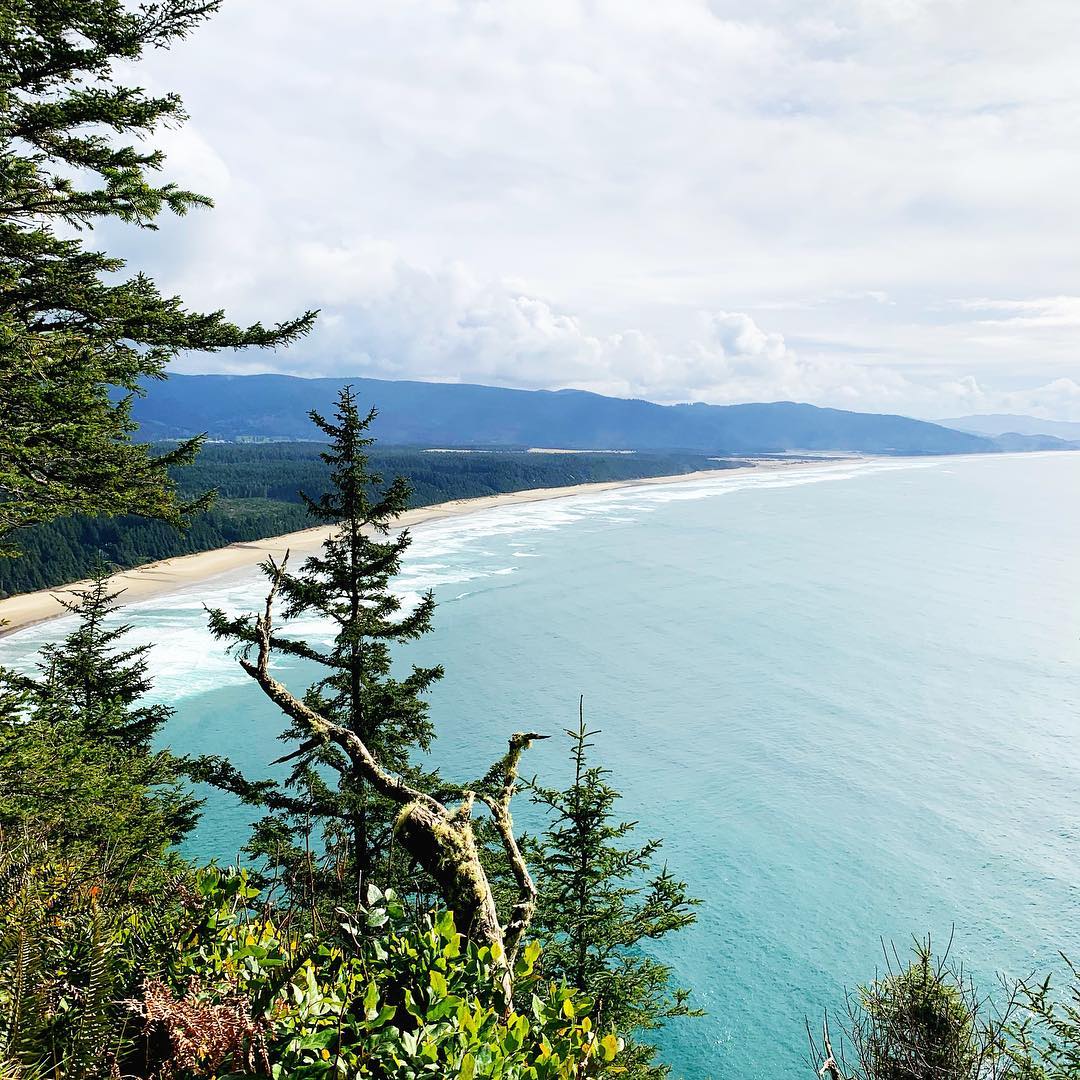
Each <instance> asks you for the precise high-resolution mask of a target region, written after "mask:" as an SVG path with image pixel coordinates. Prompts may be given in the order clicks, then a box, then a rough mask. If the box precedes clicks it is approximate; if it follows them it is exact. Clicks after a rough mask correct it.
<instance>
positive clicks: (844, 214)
mask: <svg viewBox="0 0 1080 1080" xmlns="http://www.w3.org/2000/svg"><path fill="white" fill-rule="evenodd" d="M1077 40H1080V6H1077V5H1076V4H1074V3H1071V2H1069V0H1032V3H1031V4H1027V5H1022V6H1020V5H1006V4H999V3H990V4H988V5H983V6H982V7H981V8H980V9H979V12H978V18H973V17H972V9H971V6H970V5H969V4H966V3H929V2H922V0H888V2H887V0H823V2H822V3H820V4H817V5H815V6H814V9H813V12H812V13H810V12H808V10H807V7H806V5H805V4H801V3H797V2H796V0H754V2H751V0H667V2H665V3H663V4H657V3H655V2H650V0H592V2H589V3H585V2H583V0H582V2H578V0H551V2H549V3H544V4H540V5H537V4H528V3H525V2H518V0H506V2H504V3H499V4H491V3H475V2H465V0H401V2H399V3H396V4H390V5H385V4H384V5H356V4H351V3H347V2H346V0H311V2H310V3H308V4H305V5H303V6H302V8H301V7H300V6H297V5H288V4H283V5H267V4H260V3H258V2H257V0H231V2H230V3H229V4H227V5H225V6H224V7H223V9H222V12H221V14H220V15H219V16H217V17H215V18H214V19H213V20H211V22H210V23H208V24H207V25H206V27H205V28H203V29H201V30H200V31H199V32H198V33H197V34H196V35H194V36H193V37H192V38H191V39H190V40H189V41H186V42H184V43H183V44H181V45H179V46H178V47H177V48H175V49H172V50H169V51H167V52H158V53H154V54H153V55H152V56H150V57H148V58H147V60H146V61H145V62H144V63H143V64H141V65H140V66H139V68H138V72H139V79H140V81H141V82H142V83H143V84H144V85H151V86H152V87H153V88H155V89H170V90H177V91H179V92H180V93H181V94H182V96H183V97H184V99H185V101H186V103H187V106H188V110H189V112H190V114H191V116H192V121H191V123H190V125H189V126H187V127H186V128H184V129H183V130H182V131H181V132H177V133H170V134H169V135H168V136H167V142H166V149H167V150H168V152H169V154H170V159H169V170H170V175H176V176H177V178H178V179H181V180H182V181H183V182H185V183H189V184H191V185H192V186H194V187H196V188H200V189H204V190H206V191H207V192H208V193H209V194H211V195H213V196H214V197H215V199H216V200H217V203H218V209H217V210H216V211H215V212H214V213H213V214H210V215H196V216H193V217H192V218H189V219H187V220H186V221H185V222H184V223H182V224H181V225H179V226H176V227H172V226H170V227H167V228H164V229H163V230H162V231H161V233H159V234H157V235H155V236H151V237H147V236H141V237H130V236H128V235H127V234H124V235H123V236H121V235H120V234H116V236H115V237H114V236H112V235H110V242H113V241H114V240H115V243H116V244H118V245H119V246H120V247H121V249H122V250H124V251H126V252H127V253H128V254H130V255H131V257H132V260H133V262H135V263H137V264H139V265H141V266H145V267H146V268H147V269H149V270H151V271H152V272H153V273H155V275H157V276H158V277H159V278H161V279H162V281H163V283H164V284H166V285H169V286H170V287H173V288H176V289H177V290H178V291H180V292H181V294H182V295H184V296H185V297H186V298H188V299H190V301H191V302H192V303H193V304H201V305H204V306H210V307H213V308H217V307H221V306H224V307H226V308H227V309H228V310H229V311H230V313H233V314H235V315H236V316H237V317H238V318H254V317H260V318H274V317H280V316H283V315H286V314H289V313H290V312H292V311H295V310H297V309H302V308H305V307H309V306H315V307H320V308H322V309H323V311H324V316H323V319H322V321H321V325H320V327H319V329H318V330H317V331H316V333H315V335H313V337H312V338H311V340H310V341H309V342H308V343H306V344H305V346H303V347H302V348H298V349H296V350H293V351H290V352H289V353H286V354H283V355H281V356H278V357H274V358H268V357H266V356H264V355H261V354H260V355H256V356H254V357H252V358H249V359H242V358H239V357H238V358H231V359H230V358H218V359H217V360H215V361H213V362H210V363H208V362H206V361H201V360H200V361H192V363H198V364H201V365H202V366H203V367H211V368H212V367H215V366H216V367H217V368H219V369H220V368H221V367H222V366H223V365H224V364H231V365H233V366H236V367H242V366H243V365H245V364H247V365H252V366H254V367H261V366H265V365H266V364H267V363H268V362H269V363H271V364H274V365H277V366H279V367H282V368H285V369H288V370H292V371H298V372H309V373H316V372H320V371H330V370H334V371H346V370H352V371H356V372H361V371H363V372H366V373H369V374H381V375H383V376H385V377H420V378H438V379H475V380H487V381H497V382H501V383H504V384H506V385H522V386H557V385H582V386H588V387H591V388H596V389H605V390H606V391H608V392H617V393H632V394H642V395H653V396H657V397H662V398H664V399H665V400H676V399H687V398H693V397H702V398H707V399H709V400H723V401H729V400H739V399H744V400H745V399H748V398H750V397H756V398H779V397H803V398H804V399H806V400H813V401H817V402H820V403H828V404H836V405H841V406H844V407H848V408H889V409H903V410H908V411H921V412H922V414H924V415H925V414H935V415H942V414H944V413H947V412H948V411H950V410H951V409H952V408H953V407H954V406H955V405H956V404H957V402H960V401H974V400H985V401H987V402H989V403H991V404H992V403H994V402H998V401H1001V400H1004V399H1005V397H1006V396H1007V395H1009V394H1014V393H1019V392H1020V391H1018V390H1017V389H1016V387H1017V385H1018V384H1022V385H1023V386H1024V387H1026V388H1027V390H1026V391H1025V392H1029V393H1030V394H1031V395H1032V398H1031V400H1032V401H1036V400H1037V401H1045V402H1047V404H1046V405H1045V406H1044V407H1045V408H1047V409H1053V408H1058V409H1061V410H1064V411H1065V412H1064V413H1063V414H1062V415H1065V414H1066V413H1067V414H1068V415H1070V416H1071V415H1077V416H1078V417H1080V413H1078V412H1077V410H1078V409H1080V404H1078V403H1077V402H1076V401H1075V398H1074V397H1073V396H1071V393H1070V391H1069V390H1068V383H1069V382H1070V380H1071V378H1072V373H1073V372H1074V371H1075V366H1076V355H1075V345H1074V341H1075V325H1076V321H1075V320H1076V318H1077V308H1076V303H1077V302H1076V299H1075V297H1076V294H1077V292H1078V284H1077V275H1076V259H1075V247H1074V241H1073V237H1072V236H1071V234H1070V232H1069V230H1068V229H1065V228H1062V225H1061V223H1062V222H1067V221H1074V220H1077V219H1078V218H1080V144H1078V143H1077V141H1076V140H1075V138H1074V137H1073V134H1074V128H1075V115H1076V106H1077V102H1078V101H1080V63H1077V49H1076V44H1075V43H1076V41H1077ZM958 296H960V297H976V298H979V297H981V298H983V299H981V300H978V299H977V300H971V301H963V302H961V303H959V304H958V303H953V302H951V299H950V298H954V297H958ZM995 298H1005V299H995ZM1032 298H1034V299H1032ZM979 305H981V306H979ZM972 386H974V387H977V388H978V390H977V391H976V390H974V389H972ZM980 395H982V396H981V397H980ZM1051 401H1056V402H1057V404H1056V405H1052V404H1049V403H1050V402H1051ZM988 407H990V406H988Z"/></svg>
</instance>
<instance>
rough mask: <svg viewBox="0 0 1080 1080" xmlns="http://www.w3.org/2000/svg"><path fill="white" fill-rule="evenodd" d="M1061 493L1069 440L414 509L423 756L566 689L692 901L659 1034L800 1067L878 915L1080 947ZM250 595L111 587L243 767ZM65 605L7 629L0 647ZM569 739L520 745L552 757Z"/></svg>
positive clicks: (203, 847) (1079, 598) (683, 1065)
mask: <svg viewBox="0 0 1080 1080" xmlns="http://www.w3.org/2000/svg"><path fill="white" fill-rule="evenodd" d="M1078 491H1080V454H1077V455H1071V456H1070V455H1028V456H996V457H984V458H956V459H934V460H896V461H885V462H864V463H852V464H842V465H835V464H832V465H823V466H821V467H820V468H818V467H815V468H812V469H808V470H800V471H792V472H789V473H785V474H781V475H777V474H765V473H756V474H755V473H753V472H752V471H750V472H744V473H737V474H727V475H721V476H717V477H715V478H709V479H707V480H705V481H701V482H684V483H675V484H668V485H662V486H655V487H646V488H635V489H625V490H621V491H618V492H613V493H604V494H594V495H584V496H576V497H572V498H564V499H559V500H556V501H552V502H547V503H534V504H531V505H524V506H517V507H508V508H500V509H497V510H491V511H485V512H482V513H477V514H474V515H471V516H468V517H465V518H460V519H457V520H451V521H445V522H439V523H434V524H430V525H427V526H423V527H420V528H418V529H417V530H416V531H415V544H414V547H413V551H412V556H411V558H410V560H409V563H408V566H407V570H406V573H405V574H404V576H403V578H402V579H401V581H400V587H401V589H402V591H403V592H405V593H416V592H417V591H418V590H421V589H424V588H427V587H429V586H430V587H433V588H434V589H435V592H436V595H437V598H438V600H439V609H438V613H437V617H436V630H437V632H436V633H435V634H434V635H432V636H431V638H430V639H429V640H428V641H425V642H423V643H421V644H420V645H418V646H417V647H415V649H414V650H413V651H412V653H411V654H410V655H411V656H413V657H415V658H416V659H417V660H418V661H421V660H422V661H432V660H437V661H439V662H442V663H443V664H444V665H445V666H446V670H447V675H446V679H445V680H444V681H443V683H442V684H441V685H440V686H439V687H438V688H437V690H436V692H435V693H434V694H433V696H432V711H433V715H434V717H435V719H436V722H437V725H438V730H439V736H440V737H439V743H438V748H437V752H436V754H435V757H436V759H437V760H438V761H439V763H440V764H442V765H443V766H444V767H445V768H446V770H447V771H448V772H449V773H451V774H455V775H457V776H459V777H462V778H468V777H472V776H475V775H476V774H477V773H478V772H479V771H482V769H483V768H486V765H487V763H488V762H490V761H491V760H493V759H494V758H495V757H496V756H498V755H499V754H500V753H501V752H502V749H503V746H504V739H505V736H506V735H507V733H509V732H511V731H514V730H521V729H535V730H539V731H549V732H552V733H555V732H558V731H559V730H561V729H562V728H564V727H566V726H569V725H570V724H571V723H572V722H573V721H574V717H575V710H576V706H577V697H578V694H579V693H583V694H584V695H585V701H586V709H587V715H588V719H589V721H590V723H591V725H592V726H594V727H599V728H601V729H602V730H603V734H602V735H601V736H600V737H599V739H598V740H597V742H598V745H597V752H598V755H599V756H600V757H602V759H603V760H604V762H605V763H606V764H607V765H608V766H609V767H610V768H611V769H612V770H613V771H614V774H615V783H616V786H618V787H620V788H621V789H622V790H623V792H624V794H625V806H624V809H625V814H626V815H627V816H628V817H632V818H635V819H638V820H639V821H640V822H641V826H640V828H641V831H642V832H643V833H644V834H646V835H655V836H662V837H665V838H666V845H665V849H664V850H665V852H666V856H667V859H668V862H669V865H670V867H671V869H672V870H673V871H675V872H676V873H678V874H679V875H680V876H682V877H684V878H685V879H686V880H687V881H689V882H690V883H691V885H692V887H693V890H694V891H695V892H696V894H697V895H698V896H700V897H702V898H703V900H704V903H703V905H702V907H701V910H700V920H699V922H698V924H697V925H696V926H695V927H694V928H692V930H690V931H689V932H687V933H686V934H685V935H683V936H682V939H681V940H680V941H678V942H677V943H673V944H671V945H665V946H663V947H662V949H661V952H662V955H663V956H664V957H665V958H667V959H668V960H669V961H670V962H671V963H672V964H673V965H674V966H675V969H676V972H677V977H678V979H679V981H680V982H681V983H682V984H684V985H687V986H691V987H693V988H694V990H695V997H696V1001H697V1003H698V1004H699V1005H700V1006H702V1007H703V1008H705V1009H706V1010H707V1011H708V1016H707V1017H706V1018H704V1019H701V1020H696V1021H686V1022H680V1023H679V1024H677V1025H676V1026H674V1027H672V1028H671V1029H669V1030H668V1031H667V1032H666V1033H665V1035H664V1037H663V1046H664V1054H665V1057H666V1059H667V1060H668V1061H670V1062H671V1063H672V1064H673V1065H674V1066H675V1067H676V1075H681V1076H684V1077H687V1078H692V1080H701V1078H705V1077H724V1078H726V1077H732V1078H734V1077H739V1078H745V1077H761V1078H765V1080H772V1078H781V1077H791V1076H800V1075H805V1076H809V1075H810V1072H809V1069H808V1067H807V1066H806V1064H805V1061H804V1059H805V1034H804V1029H803V1020H804V1017H810V1018H811V1019H812V1020H813V1021H814V1023H815V1024H816V1023H817V1020H818V1018H819V1017H820V1012H821V1009H822V1008H823V1007H825V1006H829V1007H830V1008H834V1009H835V1007H836V1006H837V1005H838V1003H839V1002H840V1001H841V1000H842V990H843V987H844V986H845V985H851V984H853V983H854V982H856V981H858V980H860V979H866V978H868V977H871V976H872V975H873V973H874V970H875V967H876V966H878V965H879V964H880V957H881V945H880V939H881V938H885V939H886V940H892V941H896V942H898V943H899V944H900V945H901V946H903V944H904V942H905V941H907V940H909V938H910V935H912V934H919V935H921V934H925V933H926V932H930V933H932V934H933V936H934V937H935V939H937V940H939V941H941V942H944V941H945V940H946V939H947V938H948V936H949V933H950V929H951V927H952V926H953V925H955V942H954V946H953V948H954V952H955V955H957V956H958V957H962V958H964V959H965V960H966V961H967V962H968V963H969V965H970V966H971V968H972V970H973V971H974V972H976V973H978V974H979V975H981V976H984V977H986V978H987V979H988V980H989V979H992V978H993V975H994V973H996V972H1006V973H1009V974H1011V975H1022V974H1026V973H1028V972H1029V971H1031V970H1038V971H1044V970H1047V969H1050V968H1053V967H1055V963H1056V952H1057V950H1058V949H1063V950H1065V951H1067V952H1069V951H1071V952H1072V954H1073V955H1074V956H1080V859H1078V855H1080V815H1078V813H1077V810H1078V808H1080V544H1078V534H1080V528H1078V526H1080V506H1078V500H1077V498H1076V493H1077V492H1078ZM260 592H261V583H260V582H259V581H257V580H256V578H255V576H254V575H251V574H245V575H242V576H239V577H231V578H227V579H219V580H217V581H211V582H208V583H204V584H203V585H201V586H199V587H197V588H192V589H189V590H187V591H185V592H183V593H178V594H175V595H173V596H170V597H167V598H163V599H159V600H155V601H152V602H148V603H144V604H140V605H137V606H133V607H132V608H130V609H129V610H128V616H129V618H130V619H131V621H133V622H134V623H135V624H136V631H135V634H134V635H133V637H134V638H135V639H137V640H141V641H152V642H154V643H155V645H156V652H155V656H154V664H153V667H154V671H155V674H156V678H157V684H156V691H155V692H156V694H157V695H158V696H159V697H160V698H161V699H162V700H165V701H168V702H169V703H170V704H172V705H173V706H174V707H175V709H176V716H175V719H174V720H173V721H172V724H171V727H170V729H169V741H171V742H172V743H173V745H174V746H175V747H176V748H177V749H178V750H181V751H200V752H221V753H228V754H230V755H231V756H232V757H233V758H234V760H236V761H237V762H238V763H239V764H241V765H243V766H245V767H247V768H249V769H250V770H251V771H252V772H254V773H256V774H258V772H259V770H260V769H262V768H263V766H264V764H265V762H267V761H268V760H270V759H271V758H273V757H276V756H277V755H278V754H279V753H280V750H279V748H278V745H277V744H276V743H275V742H274V740H273V735H274V733H275V731H276V730H277V729H278V721H277V717H276V716H275V714H274V712H273V710H272V709H271V708H268V707H267V705H266V704H265V703H264V702H263V700H262V699H261V697H260V695H259V693H258V691H257V690H256V689H255V688H254V687H253V686H252V685H249V684H248V683H247V681H246V679H245V677H244V676H243V675H242V673H240V672H239V670H238V669H237V668H236V666H235V664H234V663H233V662H232V661H230V660H229V659H228V657H226V656H224V655H223V654H222V652H221V649H220V647H219V646H217V645H216V644H215V643H213V642H212V641H211V639H210V638H209V636H208V635H207V634H206V632H205V629H204V626H205V619H204V615H203V612H202V607H201V605H202V603H203V602H209V603H213V604H219V605H222V606H225V607H229V608H235V609H241V608H252V607H254V606H256V604H257V603H258V598H259V596H260ZM63 629H64V626H63V624H62V623H53V624H50V625H46V626H40V627H34V628H31V629H30V630H27V631H24V632H22V633H20V634H15V635H12V636H10V637H8V638H5V639H3V640H0V663H8V664H19V665H21V664H26V663H28V662H29V661H30V659H31V658H32V656H33V653H34V652H35V651H36V649H37V648H38V647H39V646H40V644H41V642H42V641H44V640H48V639H49V638H51V637H53V636H57V635H58V634H60V633H62V631H63ZM302 629H303V630H304V631H305V632H308V633H312V634H318V633H320V632H322V628H320V627H319V626H317V625H308V626H305V627H302ZM291 668H292V670H290V668H289V667H288V666H285V667H283V670H284V671H285V673H286V674H287V675H288V677H289V678H290V679H291V680H292V681H294V682H295V683H296V684H297V685H300V684H301V683H303V681H304V679H305V675H306V673H305V671H304V670H303V666H302V665H299V664H297V665H291ZM565 750H566V748H565V746H564V745H560V744H559V743H558V742H557V741H556V740H551V741H550V742H548V743H544V744H541V745H540V746H538V747H537V748H535V749H534V750H533V751H531V752H530V758H531V760H530V763H529V766H530V768H532V769H535V770H536V771H537V772H538V773H539V774H540V775H541V777H542V779H543V780H544V781H545V782H548V783H564V782H566V781H567V779H568V770H569V766H568V762H567V760H566V756H565ZM251 816H252V815H251V811H250V810H245V809H244V808H242V807H237V806H234V805H232V804H231V803H230V802H228V801H227V800H225V799H224V798H223V797H221V796H217V797H212V798H211V801H210V803H208V807H207V814H206V817H205V820H204V823H203V824H202V825H201V826H200V827H199V829H198V831H197V832H196V833H195V835H194V836H193V837H192V839H191V841H190V842H189V845H188V847H189V850H190V852H191V854H193V855H196V856H200V857H211V856H217V857H223V858H230V857H231V856H233V855H234V854H235V851H236V849H237V848H238V847H239V846H240V845H241V844H242V843H243V840H244V837H245V834H246V824H247V822H248V821H249V820H250V819H251ZM527 818H528V814H527V813H526V812H525V810H524V807H519V819H526V820H527ZM1056 966H1057V967H1058V968H1059V969H1060V962H1057V963H1056Z"/></svg>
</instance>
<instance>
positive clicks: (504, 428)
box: [134, 375, 996, 454]
mask: <svg viewBox="0 0 1080 1080" xmlns="http://www.w3.org/2000/svg"><path fill="white" fill-rule="evenodd" d="M347 382H348V383H351V384H352V385H353V386H354V387H355V388H356V389H357V391H358V392H359V394H360V397H361V400H362V401H370V402H371V403H372V404H374V405H376V406H378V408H379V411H380V416H379V419H378V421H377V424H376V427H375V435H376V436H377V438H378V439H379V440H380V441H381V442H383V443H384V444H387V443H392V444H408V445H420V446H432V445H438V446H485V445H486V446H523V445H524V446H555V447H569V448H575V449H638V450H657V449H665V450H672V449H679V450H693V451H699V452H700V451H704V452H713V451H718V452H727V453H771V452H781V451H785V450H861V451H865V452H867V453H898V454H949V453H973V452H974V453H977V452H980V451H987V450H994V449H996V447H995V444H994V442H993V440H991V439H989V438H985V437H983V436H979V435H973V434H970V433H967V432H962V431H954V430H951V429H949V428H944V427H941V426H939V425H937V424H930V423H926V422H924V421H921V420H912V419H909V418H908V417H905V416H888V415H882V414H877V413H856V412H845V411H843V410H840V409H820V408H817V407H816V406H813V405H800V404H795V403H793V402H789V401H784V402H773V403H769V404H754V405H703V404H694V405H655V404H653V403H652V402H648V401H634V400H627V399H623V398H610V397H603V396H602V395H599V394H591V393H586V392H585V391H581V390H559V391H547V390H508V389H504V388H500V387H493V386H471V385H464V384H450V383H423V382H404V381H401V382H398V381H393V382H391V381H384V380H380V379H359V378H355V379H302V378H296V377H294V376H289V375H172V376H170V378H169V379H168V380H167V381H166V382H164V383H154V384H152V385H150V386H149V387H148V394H147V397H146V398H145V399H143V400H139V401H137V402H136V404H135V409H134V415H135V419H136V420H138V422H139V423H140V424H141V425H142V432H143V435H144V436H145V437H146V438H149V439H168V438H177V437H182V436H187V435H194V434H198V433H200V432H207V433H208V434H209V435H210V436H211V438H224V439H235V438H237V437H238V436H257V437H269V438H288V439H306V438H314V437H315V435H316V430H315V428H314V426H313V425H312V424H311V423H310V422H309V421H308V420H307V418H306V413H307V410H308V409H310V408H316V409H319V410H320V411H322V412H330V411H332V402H333V399H334V396H335V394H336V393H337V390H338V388H339V387H340V386H342V385H344V384H345V383H347Z"/></svg>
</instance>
